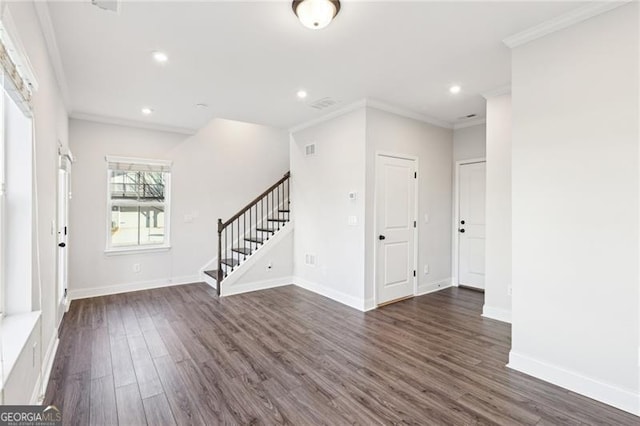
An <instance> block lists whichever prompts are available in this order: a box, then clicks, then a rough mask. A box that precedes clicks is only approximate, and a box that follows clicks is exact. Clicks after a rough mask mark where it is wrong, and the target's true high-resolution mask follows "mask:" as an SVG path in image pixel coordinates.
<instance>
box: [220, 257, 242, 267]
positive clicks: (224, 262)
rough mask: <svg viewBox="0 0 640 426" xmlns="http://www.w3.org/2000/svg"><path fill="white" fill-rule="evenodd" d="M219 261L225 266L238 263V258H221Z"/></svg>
mask: <svg viewBox="0 0 640 426" xmlns="http://www.w3.org/2000/svg"><path fill="white" fill-rule="evenodd" d="M221 262H222V264H224V265H227V266H237V265H238V264H239V263H240V261H239V260H238V259H234V258H229V259H222V261H221Z"/></svg>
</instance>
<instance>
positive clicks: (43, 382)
mask: <svg viewBox="0 0 640 426" xmlns="http://www.w3.org/2000/svg"><path fill="white" fill-rule="evenodd" d="M59 343H60V339H59V338H58V330H56V331H55V334H54V335H53V337H52V338H51V341H50V342H49V345H48V346H47V352H46V353H45V355H44V359H42V360H41V361H42V366H43V367H44V369H43V371H42V375H39V376H38V380H36V386H35V387H34V389H33V393H32V394H31V402H30V404H31V405H41V404H42V402H43V401H44V394H45V392H46V391H47V385H48V384H49V377H51V370H52V369H53V361H54V360H55V359H56V353H57V352H58V344H59Z"/></svg>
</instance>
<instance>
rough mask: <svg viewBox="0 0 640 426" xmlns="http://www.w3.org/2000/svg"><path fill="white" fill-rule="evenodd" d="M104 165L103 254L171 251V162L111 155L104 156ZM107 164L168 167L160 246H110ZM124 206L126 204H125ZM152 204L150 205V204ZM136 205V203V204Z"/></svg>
mask: <svg viewBox="0 0 640 426" xmlns="http://www.w3.org/2000/svg"><path fill="white" fill-rule="evenodd" d="M105 160H106V164H107V185H106V187H107V191H106V193H107V200H106V201H107V203H106V208H105V213H106V221H105V223H106V233H105V237H106V247H105V250H104V252H105V254H106V255H126V254H140V253H154V252H162V251H167V250H170V249H171V175H172V172H173V171H172V170H171V168H172V165H173V162H172V161H169V160H149V159H146V158H135V157H117V156H112V155H107V156H105ZM109 163H132V164H141V165H148V166H164V167H168V168H169V169H170V171H169V172H168V173H167V180H166V185H165V198H164V207H165V211H164V217H165V219H164V243H162V244H147V245H144V246H128V247H127V246H123V247H112V246H111V208H112V207H111V206H112V201H111V185H110V183H111V182H110V178H111V171H110V169H109ZM125 204H126V202H125ZM150 204H152V203H150ZM136 205H137V203H136Z"/></svg>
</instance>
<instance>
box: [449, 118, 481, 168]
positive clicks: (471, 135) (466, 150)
mask: <svg viewBox="0 0 640 426" xmlns="http://www.w3.org/2000/svg"><path fill="white" fill-rule="evenodd" d="M486 155H487V126H486V124H477V125H475V126H469V127H463V128H461V129H455V130H454V131H453V161H460V160H470V159H472V158H484V157H485V156H486Z"/></svg>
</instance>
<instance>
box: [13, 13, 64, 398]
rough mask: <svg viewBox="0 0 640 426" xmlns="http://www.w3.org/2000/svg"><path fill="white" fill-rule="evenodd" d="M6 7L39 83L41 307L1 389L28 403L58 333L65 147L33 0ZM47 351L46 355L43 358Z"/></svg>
mask: <svg viewBox="0 0 640 426" xmlns="http://www.w3.org/2000/svg"><path fill="white" fill-rule="evenodd" d="M5 7H7V8H8V10H9V11H10V13H11V15H12V17H13V21H14V23H15V27H16V29H17V32H18V37H19V38H20V41H21V42H22V44H23V46H24V48H25V50H26V54H27V55H28V57H29V61H30V62H31V65H32V67H33V69H34V72H35V74H36V78H37V81H38V84H39V88H38V91H37V92H36V93H35V94H34V96H33V115H34V121H35V141H36V153H35V158H36V164H37V170H36V182H37V188H38V191H37V198H38V210H37V212H36V216H37V223H38V226H37V228H34V229H36V235H35V238H34V241H36V242H37V245H36V244H34V247H33V249H34V260H35V258H36V257H35V252H36V251H37V253H38V254H39V260H40V262H39V264H40V271H39V273H38V270H37V267H36V265H37V263H36V262H35V261H34V263H33V264H34V267H33V270H34V273H33V276H32V279H33V283H32V288H33V291H32V292H31V294H32V303H33V308H34V309H40V310H41V312H42V314H41V318H40V322H39V324H36V327H35V329H34V330H35V331H34V332H33V333H32V334H31V336H30V338H29V341H28V347H25V350H23V351H22V353H21V355H20V357H19V358H18V360H17V361H16V364H15V367H14V369H13V371H12V372H11V375H10V376H9V377H7V378H6V382H5V388H4V394H3V398H4V402H5V403H10V402H11V403H22V404H28V403H29V402H30V399H31V397H32V396H35V397H36V398H37V397H38V396H39V393H40V392H39V389H36V388H37V386H38V384H39V383H38V382H39V375H40V373H41V367H42V365H41V362H40V360H42V362H43V363H45V364H46V363H48V361H49V359H50V358H51V357H50V356H51V355H52V353H51V349H52V348H53V344H54V343H55V341H56V337H57V321H56V308H57V297H56V250H57V241H56V236H55V235H54V234H53V233H51V226H52V222H54V221H55V219H56V193H57V158H58V155H57V150H58V142H60V143H61V144H62V145H63V146H67V132H68V129H67V122H68V120H67V112H66V109H65V107H64V104H63V102H62V100H61V95H60V91H59V88H58V84H57V82H56V80H55V75H54V73H53V69H52V67H51V64H50V61H49V56H48V52H47V48H46V44H45V42H44V39H43V36H42V32H41V30H40V27H39V23H38V18H37V15H36V12H35V9H34V6H33V3H32V2H16V3H8V4H6V5H5ZM34 225H35V224H34ZM39 278H40V279H41V281H42V292H40V290H39V284H38V279H39ZM40 300H42V304H40ZM40 330H41V331H42V332H41V333H40ZM33 343H36V363H35V366H34V364H33V362H32V356H33V351H32V349H31V348H32V347H33ZM47 355H50V356H49V357H47ZM34 389H35V394H34Z"/></svg>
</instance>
